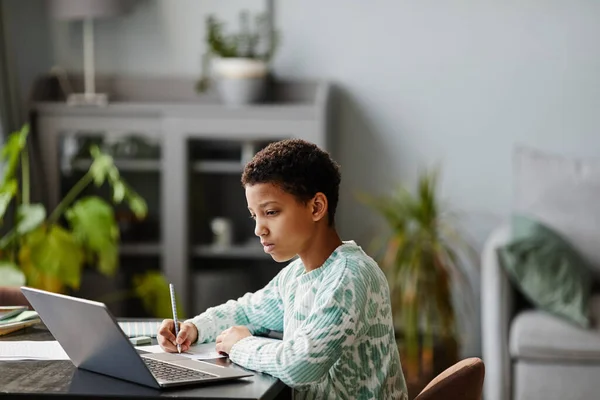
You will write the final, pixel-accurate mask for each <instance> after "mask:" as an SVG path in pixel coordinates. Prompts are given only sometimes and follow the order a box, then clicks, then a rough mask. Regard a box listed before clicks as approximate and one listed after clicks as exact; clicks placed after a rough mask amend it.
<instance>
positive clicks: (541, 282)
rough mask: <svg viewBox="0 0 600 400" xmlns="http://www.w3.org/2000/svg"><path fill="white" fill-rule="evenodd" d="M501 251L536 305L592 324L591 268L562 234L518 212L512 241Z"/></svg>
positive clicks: (520, 286)
mask: <svg viewBox="0 0 600 400" xmlns="http://www.w3.org/2000/svg"><path fill="white" fill-rule="evenodd" d="M497 252H498V258H499V260H500V264H501V265H502V267H503V268H504V269H505V270H506V272H507V273H508V275H509V276H510V278H511V280H512V281H513V282H514V283H515V285H516V286H517V288H518V289H519V290H520V291H521V292H522V293H523V295H525V297H526V298H528V299H529V300H530V301H531V302H532V303H533V304H534V305H535V306H537V307H539V308H541V309H543V310H546V311H548V312H550V313H552V314H554V315H557V316H559V317H563V318H565V319H567V320H569V321H572V322H573V323H575V324H576V325H578V326H581V327H584V328H587V327H589V326H590V318H589V298H590V292H591V286H592V278H591V274H590V268H589V267H588V266H587V263H586V261H585V260H584V259H583V258H582V257H581V256H580V255H579V254H578V253H577V251H575V249H573V247H572V246H571V245H570V244H569V243H568V242H567V241H566V240H565V239H563V238H562V237H561V236H560V235H558V234H557V233H556V232H554V231H553V230H552V229H550V228H549V227H547V226H544V225H543V224H541V223H539V222H538V221H535V220H534V219H531V218H528V217H525V216H521V215H516V216H513V219H512V241H511V242H510V243H509V244H507V245H505V246H503V247H500V248H498V250H497Z"/></svg>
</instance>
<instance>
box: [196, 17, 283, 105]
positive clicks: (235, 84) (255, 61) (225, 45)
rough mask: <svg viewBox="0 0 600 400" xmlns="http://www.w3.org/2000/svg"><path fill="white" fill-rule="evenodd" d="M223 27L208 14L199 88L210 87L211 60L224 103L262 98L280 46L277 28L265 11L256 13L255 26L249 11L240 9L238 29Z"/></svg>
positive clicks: (242, 103)
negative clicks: (205, 48) (275, 28)
mask: <svg viewBox="0 0 600 400" xmlns="http://www.w3.org/2000/svg"><path fill="white" fill-rule="evenodd" d="M223 27H224V24H223V23H222V22H220V21H218V20H217V19H216V17H214V16H213V15H209V16H208V17H207V19H206V41H207V50H206V52H205V54H204V55H203V58H202V64H203V65H202V73H203V77H202V78H201V79H200V80H199V82H198V85H197V90H198V91H199V92H203V91H205V90H206V89H207V88H208V86H209V83H210V80H209V79H208V70H209V66H210V64H211V62H212V69H213V72H214V75H215V78H216V82H217V89H218V92H219V94H220V96H221V98H222V100H223V102H224V103H225V104H227V105H234V106H237V105H244V104H250V103H255V102H258V101H261V100H263V99H264V98H265V92H266V78H267V75H268V73H269V68H268V64H269V61H270V60H271V58H272V57H273V54H274V53H275V48H276V46H277V34H276V32H275V31H274V30H273V29H272V27H271V26H270V24H269V23H268V19H267V17H266V15H264V14H260V15H258V16H256V18H255V26H254V30H252V29H251V28H250V22H249V15H248V12H247V11H242V12H241V13H240V27H241V30H240V32H239V33H237V34H230V35H226V34H225V33H224V29H223Z"/></svg>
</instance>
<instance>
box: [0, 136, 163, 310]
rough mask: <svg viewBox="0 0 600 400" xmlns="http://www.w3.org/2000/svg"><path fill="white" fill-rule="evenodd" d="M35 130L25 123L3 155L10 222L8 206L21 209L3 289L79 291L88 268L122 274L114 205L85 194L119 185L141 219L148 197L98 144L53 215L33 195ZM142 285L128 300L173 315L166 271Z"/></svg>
mask: <svg viewBox="0 0 600 400" xmlns="http://www.w3.org/2000/svg"><path fill="white" fill-rule="evenodd" d="M28 134H29V126H28V125H24V126H23V128H22V129H21V130H20V131H18V132H15V133H13V134H11V135H10V136H9V137H8V140H7V141H6V142H5V145H4V146H3V148H2V149H1V152H0V162H2V163H3V173H2V177H1V180H0V223H2V224H5V223H6V222H7V221H6V220H7V218H6V217H7V215H6V214H7V211H9V210H12V211H14V216H13V218H12V219H13V221H12V223H11V225H10V226H4V227H3V228H4V229H3V230H4V231H5V233H4V235H3V236H1V237H0V287H2V288H7V287H13V288H14V287H18V286H21V285H24V284H27V285H28V286H32V287H37V288H40V289H44V290H48V291H52V292H58V293H65V292H68V291H73V290H77V289H78V288H79V286H80V282H81V277H82V270H83V267H84V266H86V265H88V266H93V267H95V268H97V269H98V271H99V272H100V273H102V274H104V275H106V276H109V277H111V276H114V275H115V273H116V272H117V269H118V260H119V257H118V245H119V229H118V226H117V223H116V220H115V216H114V210H113V207H112V205H111V204H109V203H108V202H107V201H105V200H104V199H102V198H100V197H97V196H81V197H80V194H81V193H82V191H83V190H84V189H85V188H87V187H88V186H89V185H91V184H94V185H96V186H102V185H103V184H105V183H107V184H108V185H110V187H111V188H112V202H113V203H115V204H119V203H122V202H125V203H126V204H127V205H128V207H129V208H130V209H131V210H132V212H133V213H134V214H135V215H136V217H137V218H140V219H142V218H145V216H146V213H147V207H146V202H145V201H144V199H142V198H141V197H140V196H139V195H138V194H137V193H136V192H135V191H134V190H133V189H131V188H130V187H129V185H128V184H127V183H126V182H125V181H124V180H123V179H122V178H121V176H120V174H119V170H118V169H117V167H116V166H115V165H114V162H113V159H112V157H111V156H109V155H107V154H104V153H103V152H101V151H100V149H99V148H97V147H92V148H91V156H92V158H93V162H92V164H91V165H90V167H89V170H88V171H87V172H86V174H85V175H84V176H83V177H82V178H81V179H80V180H79V181H78V182H77V183H76V184H75V185H74V186H73V187H72V188H71V190H70V191H69V192H68V193H67V194H66V196H65V197H64V198H63V199H62V201H61V202H60V203H59V204H58V205H57V206H56V208H55V209H54V210H52V211H51V212H50V213H47V212H46V208H45V206H44V205H43V204H38V203H32V202H31V200H30V173H29V157H28V151H27V138H28ZM19 174H20V176H19ZM11 206H12V207H11ZM134 282H135V288H134V289H133V290H132V291H128V292H127V293H121V294H120V295H119V297H120V298H121V299H122V298H123V297H127V296H138V297H140V299H141V300H142V302H143V304H144V305H145V306H146V308H147V310H148V311H149V312H150V313H151V314H153V315H155V316H157V317H168V316H169V315H172V314H171V309H170V302H169V301H168V296H169V289H168V284H167V282H166V281H165V280H164V278H163V277H162V276H161V275H160V274H159V273H156V272H150V273H146V274H141V275H139V276H136V277H134ZM2 288H0V289H2ZM4 290H6V291H8V290H7V289H4ZM13 290H14V289H13ZM165 296H166V298H167V300H166V301H163V300H164V298H165ZM157 299H161V301H157ZM163 303H164V305H163Z"/></svg>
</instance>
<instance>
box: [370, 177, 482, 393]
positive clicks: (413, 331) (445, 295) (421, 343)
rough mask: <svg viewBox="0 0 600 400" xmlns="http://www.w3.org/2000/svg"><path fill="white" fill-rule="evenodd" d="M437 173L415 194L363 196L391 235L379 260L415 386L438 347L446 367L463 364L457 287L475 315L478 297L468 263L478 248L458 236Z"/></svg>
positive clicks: (378, 246) (383, 239)
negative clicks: (443, 203)
mask: <svg viewBox="0 0 600 400" xmlns="http://www.w3.org/2000/svg"><path fill="white" fill-rule="evenodd" d="M437 181H438V170H437V169H436V170H433V171H425V172H424V173H422V174H420V176H419V179H418V183H417V190H416V193H414V194H413V193H412V192H411V191H410V190H408V189H407V188H405V187H400V188H399V189H398V190H397V191H395V193H393V194H392V195H389V196H381V197H373V196H369V195H366V194H361V195H360V199H361V200H362V201H363V202H364V203H365V204H367V205H369V206H370V207H372V208H373V209H374V210H375V211H377V212H378V213H379V214H380V215H381V216H382V217H383V218H384V219H385V221H386V222H387V224H388V226H389V228H390V231H389V233H387V234H384V235H380V236H378V237H377V238H376V239H375V240H374V242H373V246H374V251H375V254H377V256H376V258H377V260H378V263H379V265H380V267H381V268H382V270H383V271H384V272H385V273H386V276H387V279H388V282H389V285H390V292H391V299H392V309H393V313H394V324H395V327H396V330H397V334H398V336H399V337H400V345H399V347H400V348H401V352H402V365H403V369H404V370H405V375H406V378H407V381H410V383H414V382H417V381H419V380H423V379H424V380H427V379H429V378H431V376H432V375H434V371H433V367H434V348H438V346H436V344H438V343H440V344H441V345H442V346H443V348H444V351H445V352H446V355H445V357H446V360H445V363H447V364H448V365H450V364H451V363H453V362H455V361H457V360H458V342H459V340H458V339H459V337H458V331H457V326H456V312H457V309H456V308H455V305H454V299H453V291H452V286H453V284H457V286H458V287H459V290H457V291H456V292H458V295H459V298H460V299H462V300H464V301H463V302H462V303H464V305H461V311H463V310H464V311H465V312H466V313H467V314H469V313H471V312H472V311H473V310H472V309H471V304H472V303H471V302H470V300H469V296H470V295H471V294H472V293H473V292H472V288H471V285H470V283H469V279H468V276H467V274H466V270H465V267H466V263H467V262H469V260H471V259H472V260H475V258H471V257H476V255H475V252H474V250H473V249H472V248H471V246H470V245H469V244H468V243H467V242H466V241H465V240H464V239H463V238H462V237H461V235H459V234H458V232H457V230H456V229H455V227H454V224H453V223H452V217H453V215H452V214H451V213H450V212H448V211H447V210H444V209H443V208H442V206H441V204H440V202H439V199H438V193H437Z"/></svg>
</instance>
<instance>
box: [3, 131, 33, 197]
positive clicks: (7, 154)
mask: <svg viewBox="0 0 600 400" xmlns="http://www.w3.org/2000/svg"><path fill="white" fill-rule="evenodd" d="M28 135H29V125H28V124H25V125H23V127H22V128H21V130H20V131H17V132H14V133H12V134H11V135H10V136H9V137H8V140H7V141H6V143H5V144H4V146H3V148H2V153H0V159H2V160H3V161H8V162H7V163H6V164H5V165H4V174H3V178H2V186H4V185H5V184H6V183H7V182H8V181H9V180H11V179H13V178H14V177H15V171H16V169H17V165H18V164H19V159H20V156H21V151H23V149H24V148H25V146H26V144H27V136H28Z"/></svg>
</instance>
